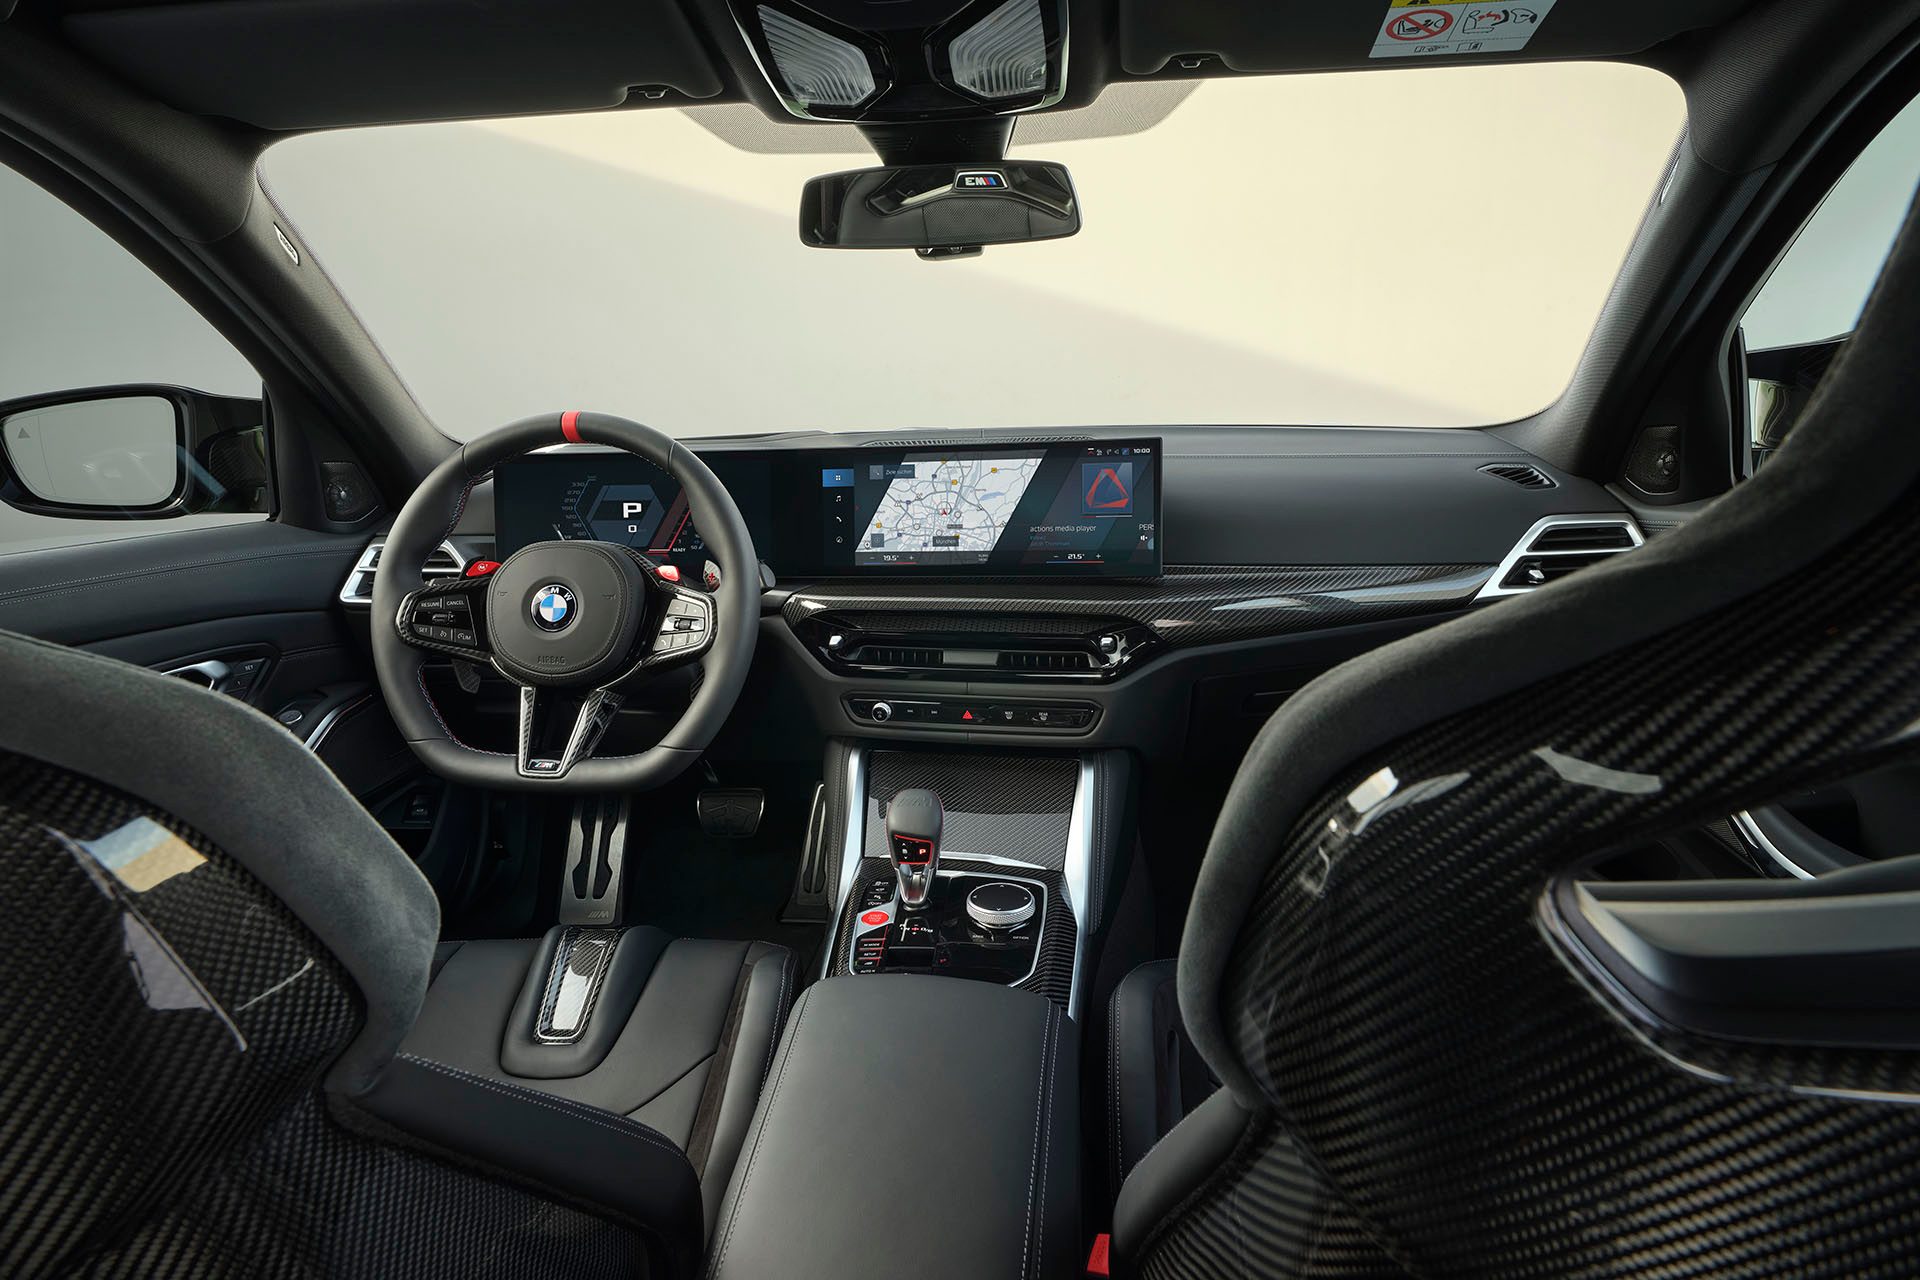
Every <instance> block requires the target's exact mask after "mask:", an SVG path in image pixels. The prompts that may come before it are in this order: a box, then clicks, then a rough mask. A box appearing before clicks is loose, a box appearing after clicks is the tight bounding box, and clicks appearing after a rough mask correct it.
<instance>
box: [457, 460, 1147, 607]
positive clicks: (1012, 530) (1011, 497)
mask: <svg viewBox="0 0 1920 1280" xmlns="http://www.w3.org/2000/svg"><path fill="white" fill-rule="evenodd" d="M700 456H701V460H702V461H704V462H705V463H706V464H707V465H708V466H709V467H711V468H712V469H713V470H714V472H715V473H716V474H717V475H718V476H719V477H720V479H721V481H722V482H723V483H725V484H726V486H727V490H728V492H729V493H731V494H732V495H733V499H734V502H735V503H736V504H737V505H738V506H739V507H740V510H741V514H742V515H744V516H745V517H746V520H747V525H748V528H749V530H750V531H751V532H752V534H753V540H754V545H755V548H756V549H757V550H758V552H759V554H760V557H761V558H762V559H763V560H765V561H767V562H768V564H769V565H770V566H772V568H773V570H774V572H775V573H776V574H778V575H780V576H782V577H787V578H791V577H796V576H857V577H867V576H875V577H879V576H896V575H898V576H924V575H936V576H948V577H959V576H969V577H970V576H993V577H998V576H1065V577H1080V576H1086V577H1131V578H1145V577H1155V576H1157V575H1158V574H1159V572H1160V552H1161V541H1160V536H1161V530H1160V483H1159V482H1160V465H1159V464H1160V442H1159V441H1158V440H1147V439H1142V440H1131V439H1130V440H1089V441H1074V442H1071V443H1047V444H1018V443H1014V444H996V445H980V446H969V447H966V448H959V447H930V448H914V449H887V448H877V449H833V450H819V449H781V450H732V449H712V450H707V451H703V452H702V453H701V455H700ZM494 509H495V535H496V540H497V542H498V544H499V552H500V554H501V555H502V556H505V555H510V554H512V553H513V552H514V551H516V550H518V549H519V548H520V547H523V546H525V545H527V544H528V543H532V542H539V541H544V540H547V539H553V538H569V539H571V538H593V539H598V540H601V541H606V542H624V543H627V544H629V545H631V546H634V547H636V548H638V549H639V550H641V551H644V552H645V553H647V554H648V555H650V556H652V557H654V558H655V559H659V560H665V561H670V562H673V563H676V564H679V565H681V567H683V568H697V567H698V565H699V562H701V561H702V560H704V558H705V545H704V543H703V542H702V541H701V538H700V533H699V527H698V526H699V513H698V512H697V511H689V510H688V507H687V502H686V498H685V496H684V495H683V494H682V492H681V490H680V486H679V484H678V483H676V482H675V481H673V480H671V479H670V478H669V477H667V476H666V475H665V474H664V473H662V472H661V471H660V470H659V469H658V468H656V467H654V466H652V465H651V464H650V463H647V462H645V461H643V460H641V459H639V458H636V457H633V456H632V455H630V454H624V453H617V452H611V451H606V450H598V449H578V450H575V449H560V450H555V451H552V452H547V453H538V454H529V455H526V456H525V457H521V458H517V459H514V460H513V461H511V462H507V463H503V464H502V465H501V466H500V467H499V468H498V469H497V470H496V471H495V473H494Z"/></svg>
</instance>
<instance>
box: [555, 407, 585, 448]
mask: <svg viewBox="0 0 1920 1280" xmlns="http://www.w3.org/2000/svg"><path fill="white" fill-rule="evenodd" d="M560 434H561V435H563V436H565V437H566V438H567V439H568V440H569V441H570V442H572V443H573V444H585V443H586V441H585V440H583V439H581V438H580V411H579V410H578V409H569V410H567V411H566V412H565V413H563V414H561V415H560Z"/></svg>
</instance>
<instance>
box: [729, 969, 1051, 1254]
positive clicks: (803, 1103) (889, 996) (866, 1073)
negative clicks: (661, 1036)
mask: <svg viewBox="0 0 1920 1280" xmlns="http://www.w3.org/2000/svg"><path fill="white" fill-rule="evenodd" d="M1078 1058H1079V1050H1078V1031H1077V1029H1076V1028H1075V1027H1074V1025H1073V1024H1072V1023H1071V1022H1069V1021H1068V1020H1067V1018H1066V1016H1065V1015H1064V1014H1063V1013H1062V1012H1061V1011H1060V1010H1059V1008H1058V1007H1057V1006H1056V1005H1055V1004H1054V1003H1053V1002H1052V1001H1050V1000H1047V999H1046V998H1044V997H1042V996H1039V995H1035V994H1034V993H1032V992H1028V991H1021V990H1017V989H1015V988H1011V987H1001V986H995V985H993V984H990V983H984V982H963V981H960V980H958V979H953V978H946V977H928V976H920V975H913V974H882V975H875V976H868V977H846V978H830V979H828V980H826V981H824V982H820V983H816V984H815V985H814V986H812V987H810V988H808V989H807V991H806V993H805V994H804V995H802V996H801V997H800V1000H799V1001H798V1003H796V1004H795V1006H794V1010H793V1016H792V1017H791V1018H790V1019H789V1020H788V1023H787V1033H786V1036H785V1038H784V1039H783V1040H782V1041H781V1045H780V1049H779V1052H778V1053H777V1054H776V1055H775V1057H774V1060H773V1064H772V1066H771V1068H770V1070H769V1073H768V1076H767V1082H766V1084H765V1085H764V1086H763V1087H762V1089H761V1093H760V1104H759V1109H758V1111H757V1112H756V1113H755V1115H754V1121H753V1129H752V1132H751V1133H750V1134H749V1135H748V1139H747V1149H746V1154H745V1155H743V1156H742V1157H741V1161H740V1167H739V1169H738V1170H737V1171H736V1172H735V1175H734V1180H733V1185H732V1187H731V1188H730V1189H729V1190H728V1192H727V1199H726V1202H725V1205H724V1207H723V1208H722V1209H721V1212H720V1225H719V1227H718V1228H717V1229H716V1230H715V1232H714V1234H713V1240H712V1245H711V1253H712V1266H711V1268H710V1271H709V1274H710V1275H711V1276H714V1277H716V1278H717V1280H757V1278H759V1277H797V1278H799V1280H813V1278H815V1277H818V1278H820V1280H826V1278H827V1277H834V1278H835V1280H840V1278H842V1277H861V1276H872V1277H888V1278H889V1280H891V1278H893V1277H898V1276H908V1275H910V1276H914V1277H916V1280H939V1278H940V1277H946V1276H951V1277H955V1280H961V1278H965V1280H992V1278H993V1277H1007V1278H1008V1280H1026V1278H1027V1277H1037V1276H1060V1277H1066V1276H1077V1275H1079V1274H1080V1266H1081V1257H1080V1243H1081V1242H1080V1238H1079V1236H1080V1156H1079V1144H1080V1134H1079V1129H1080V1124H1079V1114H1080V1104H1079V1091H1078V1081H1079V1067H1078Z"/></svg>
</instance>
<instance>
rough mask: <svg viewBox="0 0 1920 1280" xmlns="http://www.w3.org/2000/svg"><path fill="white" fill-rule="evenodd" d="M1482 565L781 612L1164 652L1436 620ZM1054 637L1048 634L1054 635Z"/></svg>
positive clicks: (805, 591) (1104, 586)
mask: <svg viewBox="0 0 1920 1280" xmlns="http://www.w3.org/2000/svg"><path fill="white" fill-rule="evenodd" d="M1492 573H1493V566H1492V565H1472V564H1433V565H1355V566H1338V567H1331V568H1329V567H1314V566H1310V565H1275V566H1270V567H1260V568H1239V567H1232V568H1229V567H1223V566H1212V565H1178V566H1171V567H1169V568H1168V570H1167V572H1166V574H1165V576H1163V577H1161V578H1159V579H1158V580H1156V581H1153V582H1104V583H1103V582H1068V581H1061V582H1048V583H1047V584H1046V585H1045V590H1044V591H1038V590H1036V589H1035V584H1033V583H1031V582H1019V583H1013V582H1006V581H1001V582H971V583H931V582H898V583H886V584H877V583H873V582H842V581H833V582H818V583H813V584H809V585H807V586H802V587H796V588H795V589H794V590H793V593H792V594H791V595H790V596H789V597H788V598H787V601H786V603H785V605H784V606H782V608H781V616H782V617H783V618H784V619H785V620H786V622H787V624H788V625H789V626H797V625H799V624H801V623H803V622H806V621H808V620H810V619H813V618H815V617H818V616H821V615H831V616H835V617H838V616H842V615H862V616H863V615H866V614H869V613H873V614H880V615H884V616H885V617H886V618H888V619H890V620H891V621H893V622H899V621H902V620H905V619H906V618H908V617H912V618H913V619H914V620H915V621H916V622H917V624H918V625H919V626H921V627H923V628H924V629H926V630H928V631H940V630H955V629H967V628H969V627H971V628H972V629H978V628H979V627H980V626H981V625H982V624H984V623H988V622H990V623H991V625H993V626H994V627H997V628H1009V627H1011V628H1016V629H1017V628H1020V627H1023V626H1024V625H1025V622H1026V618H1027V617H1032V618H1034V619H1036V620H1037V619H1040V618H1051V619H1056V620H1057V619H1059V618H1061V617H1074V618H1089V619H1112V620H1114V621H1117V622H1128V623H1134V624H1137V625H1140V626H1145V627H1147V628H1149V629H1151V630H1152V631H1153V632H1154V633H1155V634H1156V635H1157V636H1159V638H1160V639H1161V640H1162V641H1164V642H1165V643H1166V644H1167V645H1168V646H1169V647H1170V648H1175V649H1180V648H1192V647H1196V646H1199V645H1207V644H1219V643H1224V642H1227V641H1233V640H1246V639H1253V638H1257V637H1261V636H1273V635H1286V634H1290V633H1295V632H1306V631H1318V630H1322V629H1325V628H1328V627H1339V626H1349V625H1352V624H1355V623H1363V622H1373V621H1378V620H1383V619H1391V618H1403V617H1410V616H1415V615H1418V614H1422V613H1429V612H1435V613H1437V612H1442V611H1445V610H1450V609H1456V608H1461V607H1464V606H1465V605H1467V604H1469V603H1471V602H1472V600H1473V599H1474V597H1475V595H1476V594H1477V593H1478V592H1479V591H1480V588H1481V587H1482V586H1484V585H1485V583H1486V582H1487V580H1488V578H1489V577H1490V576H1491V575H1492ZM1055 629H1056V630H1057V629H1058V628H1057V623H1056V624H1055Z"/></svg>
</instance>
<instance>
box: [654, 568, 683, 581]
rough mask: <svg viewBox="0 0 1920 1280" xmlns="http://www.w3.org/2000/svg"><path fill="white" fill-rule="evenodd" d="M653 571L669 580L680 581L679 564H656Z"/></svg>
mask: <svg viewBox="0 0 1920 1280" xmlns="http://www.w3.org/2000/svg"><path fill="white" fill-rule="evenodd" d="M653 571H654V572H655V573H657V574H659V575H660V576H661V577H662V578H664V579H666V580H667V581H668V582H678V581H680V566H679V565H677V564H662V565H655V566H654V569H653Z"/></svg>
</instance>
